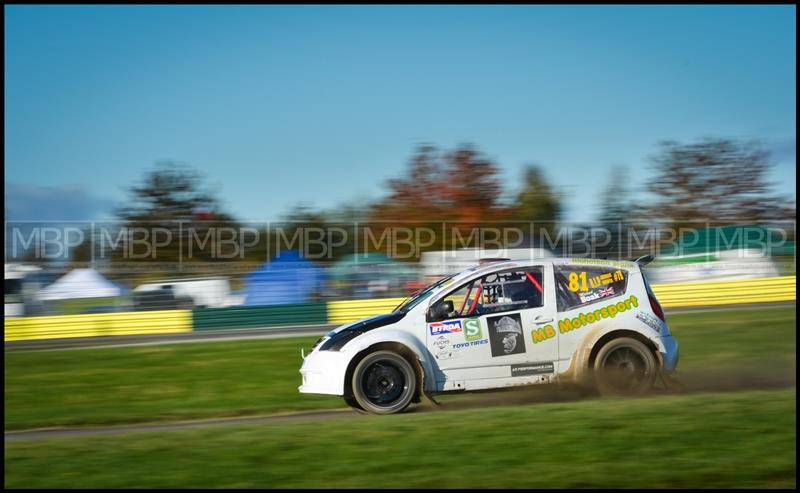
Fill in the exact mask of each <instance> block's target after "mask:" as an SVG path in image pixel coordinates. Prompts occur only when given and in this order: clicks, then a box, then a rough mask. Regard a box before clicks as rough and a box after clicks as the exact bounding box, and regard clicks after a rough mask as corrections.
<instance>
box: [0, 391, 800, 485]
mask: <svg viewBox="0 0 800 493" xmlns="http://www.w3.org/2000/svg"><path fill="white" fill-rule="evenodd" d="M795 399H796V393H795V391H794V390H778V391H749V392H737V393H728V394H695V395H681V396H658V397H648V398H640V399H628V400H616V399H602V400H588V401H581V402H571V403H555V404H552V403H551V404H538V405H530V406H505V407H492V408H486V409H477V410H466V411H449V412H429V413H419V412H417V413H408V414H403V415H397V416H351V417H343V418H332V419H329V420H326V421H324V422H303V423H294V424H290V425H287V424H277V423H276V424H266V425H258V426H256V425H248V426H231V427H224V428H208V429H193V430H176V431H169V432H165V431H160V432H158V433H152V432H146V433H132V434H124V435H112V436H95V437H80V438H59V439H47V440H41V441H40V440H36V441H29V442H11V443H6V444H5V457H6V458H5V466H6V473H5V484H6V487H11V488H14V487H41V488H53V487H60V488H74V487H81V488H121V487H145V488H156V487H164V488H174V487H182V488H186V487H189V488H197V487H202V488H209V487H213V488H218V487H225V488H257V487H262V488H265V487H269V488H300V487H308V488H318V487H325V488H346V487H353V488H362V487H373V488H423V487H431V488H457V487H461V488H465V487H469V488H543V487H544V488H552V487H602V488H636V487H644V488H653V487H690V486H703V487H796V479H795V477H796V452H795V429H796V419H795V411H796V408H795Z"/></svg>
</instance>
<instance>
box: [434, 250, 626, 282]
mask: <svg viewBox="0 0 800 493" xmlns="http://www.w3.org/2000/svg"><path fill="white" fill-rule="evenodd" d="M547 264H553V265H565V264H573V265H586V266H600V267H603V266H605V267H616V268H621V269H635V268H637V267H638V264H636V262H632V261H628V260H606V259H594V258H579V257H550V258H542V259H526V260H503V261H497V262H491V263H488V264H483V265H477V266H474V267H470V268H469V269H465V270H463V271H461V272H459V273H458V274H455V275H454V276H453V278H452V280H451V282H449V283H446V285H451V284H453V282H458V281H462V280H466V279H468V278H471V277H473V276H478V275H484V274H489V273H492V272H497V271H500V270H505V269H509V268H513V267H530V266H534V265H547ZM442 287H444V286H442Z"/></svg>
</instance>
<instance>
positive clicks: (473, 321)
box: [464, 318, 483, 341]
mask: <svg viewBox="0 0 800 493" xmlns="http://www.w3.org/2000/svg"><path fill="white" fill-rule="evenodd" d="M482 338H483V331H481V320H480V319H479V318H468V319H466V320H464V340H467V341H477V340H480V339H482Z"/></svg>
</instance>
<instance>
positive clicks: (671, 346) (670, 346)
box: [661, 335, 679, 374]
mask: <svg viewBox="0 0 800 493" xmlns="http://www.w3.org/2000/svg"><path fill="white" fill-rule="evenodd" d="M661 343H662V344H664V351H662V352H661V360H662V362H663V367H662V371H663V372H664V373H666V374H670V373H673V372H674V371H675V368H676V367H677V366H678V357H679V351H678V341H677V340H676V339H675V338H674V337H672V336H671V335H669V336H664V337H662V338H661Z"/></svg>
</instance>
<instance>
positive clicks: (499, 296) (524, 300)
mask: <svg viewBox="0 0 800 493" xmlns="http://www.w3.org/2000/svg"><path fill="white" fill-rule="evenodd" d="M543 280H544V276H543V275H542V269H541V267H532V268H528V269H516V270H509V271H504V272H497V273H493V274H488V275H486V276H483V277H482V278H481V280H480V284H479V285H478V289H479V290H480V297H479V301H478V305H477V306H476V308H475V310H474V312H473V314H474V315H485V314H489V313H500V312H508V311H513V310H523V309H525V308H537V307H540V306H542V303H543V300H544V290H543V289H542V288H543V284H542V282H543Z"/></svg>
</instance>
